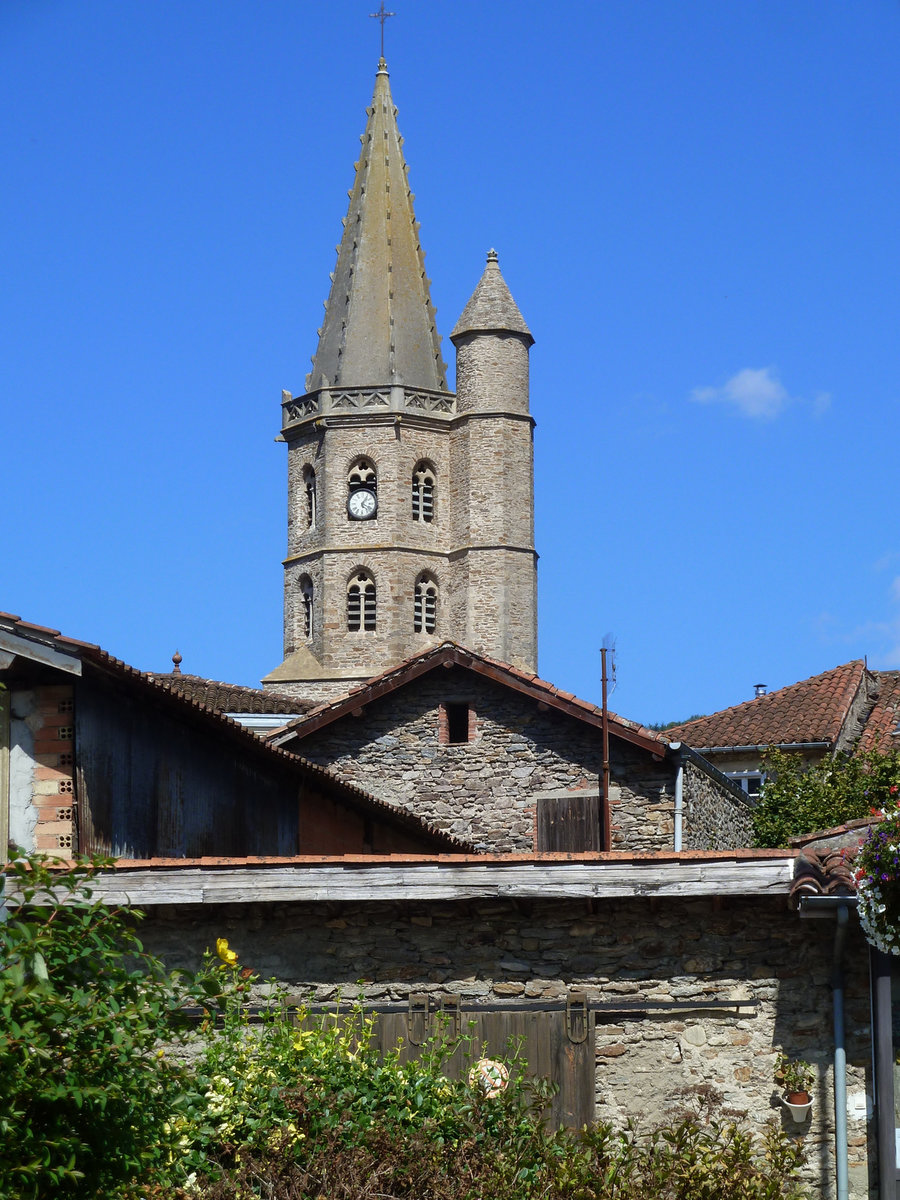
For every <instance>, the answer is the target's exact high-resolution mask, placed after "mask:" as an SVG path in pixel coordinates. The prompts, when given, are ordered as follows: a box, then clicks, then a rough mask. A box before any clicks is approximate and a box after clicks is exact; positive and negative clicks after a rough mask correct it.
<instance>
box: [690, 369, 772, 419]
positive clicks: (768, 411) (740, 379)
mask: <svg viewBox="0 0 900 1200" xmlns="http://www.w3.org/2000/svg"><path fill="white" fill-rule="evenodd" d="M691 399H692V400H694V401H695V402H696V403H697V404H716V403H722V404H733V405H734V407H735V408H736V409H737V410H738V412H740V413H741V414H742V415H743V416H745V417H751V418H754V419H761V420H768V421H771V420H772V419H773V418H775V417H777V416H778V414H779V413H780V412H781V411H782V409H783V408H784V407H785V405H786V404H787V403H788V401H789V400H790V396H789V395H788V394H787V391H786V390H785V387H784V385H783V384H782V382H781V380H780V379H779V378H778V376H777V375H776V373H775V368H774V367H762V368H761V369H759V370H754V368H753V367H744V369H743V370H742V371H738V373H737V375H732V377H731V378H730V379H729V380H728V382H727V383H725V384H724V385H723V386H722V387H703V388H694V390H693V391H692V392H691Z"/></svg>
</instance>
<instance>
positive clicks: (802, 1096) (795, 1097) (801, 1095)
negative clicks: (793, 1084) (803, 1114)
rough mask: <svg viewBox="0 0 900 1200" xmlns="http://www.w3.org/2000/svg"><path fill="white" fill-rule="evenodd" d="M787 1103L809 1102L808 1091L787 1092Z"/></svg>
mask: <svg viewBox="0 0 900 1200" xmlns="http://www.w3.org/2000/svg"><path fill="white" fill-rule="evenodd" d="M787 1102H788V1104H809V1092H788V1094H787Z"/></svg>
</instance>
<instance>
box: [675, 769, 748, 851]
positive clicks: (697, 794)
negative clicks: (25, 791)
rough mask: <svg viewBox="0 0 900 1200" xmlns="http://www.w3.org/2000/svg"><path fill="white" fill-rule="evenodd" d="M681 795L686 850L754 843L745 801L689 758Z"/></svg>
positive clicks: (683, 839)
mask: <svg viewBox="0 0 900 1200" xmlns="http://www.w3.org/2000/svg"><path fill="white" fill-rule="evenodd" d="M684 796H685V814H684V833H683V837H682V844H683V845H684V848H685V850H716V849H726V848H728V847H731V846H752V845H753V819H752V815H751V809H750V806H749V804H748V803H747V801H746V800H741V799H739V798H738V797H737V796H733V795H731V794H730V792H728V791H727V790H726V789H725V788H724V787H722V786H720V785H719V784H718V783H717V782H716V780H715V778H713V777H711V776H710V775H709V774H708V773H707V772H706V771H703V770H701V768H700V767H698V766H697V764H696V763H694V762H691V760H690V759H687V760H686V762H685V764H684Z"/></svg>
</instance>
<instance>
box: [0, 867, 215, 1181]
mask: <svg viewBox="0 0 900 1200" xmlns="http://www.w3.org/2000/svg"><path fill="white" fill-rule="evenodd" d="M109 865H110V861H109V860H106V859H102V858H96V859H94V860H91V861H87V860H83V861H80V862H79V863H78V864H77V865H76V866H74V867H72V868H70V869H57V868H54V867H53V864H52V861H51V860H49V859H48V858H46V857H45V856H41V855H36V856H33V857H31V858H27V857H25V856H24V855H22V854H20V853H19V852H15V851H14V852H13V854H12V858H11V861H10V862H9V863H8V864H7V865H6V867H5V884H6V899H7V905H8V920H7V921H6V923H5V924H3V925H0V1195H2V1196H3V1197H5V1198H6V1200H19V1198H21V1200H26V1198H27V1200H41V1198H43V1197H51V1196H52V1197H58V1196H66V1197H71V1198H72V1200H78V1198H80V1197H97V1196H103V1197H107V1196H115V1195H119V1194H125V1193H126V1192H127V1191H128V1187H129V1184H130V1181H131V1180H133V1179H141V1180H144V1181H146V1180H151V1179H155V1178H159V1179H162V1180H165V1179H169V1178H173V1177H174V1174H178V1175H179V1177H180V1166H179V1165H177V1163H176V1158H177V1153H178V1150H177V1144H176V1139H175V1136H174V1134H173V1132H172V1125H171V1118H172V1116H173V1114H175V1113H177V1112H178V1110H179V1109H180V1108H181V1107H183V1106H184V1104H185V1100H186V1097H185V1086H186V1083H187V1082H188V1080H187V1073H186V1071H185V1069H184V1068H183V1067H180V1066H178V1065H177V1064H176V1063H174V1062H173V1061H172V1059H171V1057H170V1056H169V1055H168V1054H167V1053H166V1052H165V1051H164V1050H163V1049H162V1047H161V1045H160V1040H161V1039H166V1041H170V1040H171V1039H172V1038H173V1037H174V1036H177V1029H178V1027H179V1026H180V1025H183V1022H182V1021H181V1019H180V1010H181V1007H182V1005H183V1004H184V1003H185V1001H186V1000H190V999H196V996H197V994H202V995H205V994H206V992H205V988H210V989H211V990H212V991H213V992H215V991H217V985H218V981H217V980H216V979H215V978H213V979H212V980H207V981H204V982H202V983H201V985H200V992H199V993H198V992H197V991H196V988H194V987H193V986H192V985H191V984H190V981H189V980H187V979H186V978H181V977H177V976H172V975H170V974H167V973H166V971H165V970H164V968H163V967H162V965H161V964H160V963H158V962H156V961H155V960H153V959H152V958H150V957H149V956H148V955H146V954H144V953H143V950H142V947H141V943H140V941H139V940H138V938H137V936H136V934H135V932H134V918H135V917H136V915H137V914H135V913H133V912H131V913H126V912H123V911H122V910H120V909H116V908H110V907H109V906H108V905H105V904H102V903H99V902H96V901H92V900H91V888H90V881H91V878H92V877H93V876H94V874H95V873H96V872H97V871H98V870H99V869H101V868H103V867H107V866H109Z"/></svg>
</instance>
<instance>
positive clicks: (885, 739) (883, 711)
mask: <svg viewBox="0 0 900 1200" xmlns="http://www.w3.org/2000/svg"><path fill="white" fill-rule="evenodd" d="M870 674H872V675H873V676H874V677H875V682H876V684H877V688H878V690H877V694H876V696H875V699H874V704H873V705H872V708H871V711H870V712H869V714H868V716H867V718H866V723H865V726H864V728H863V731H862V733H861V734H860V736H859V741H858V742H857V743H856V753H858V754H865V753H867V752H869V751H871V750H880V751H882V752H888V753H889V752H890V751H891V750H894V749H897V748H898V746H900V743H897V742H896V740H895V735H897V734H898V732H900V671H898V670H888V671H875V670H872V671H871V672H870Z"/></svg>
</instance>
